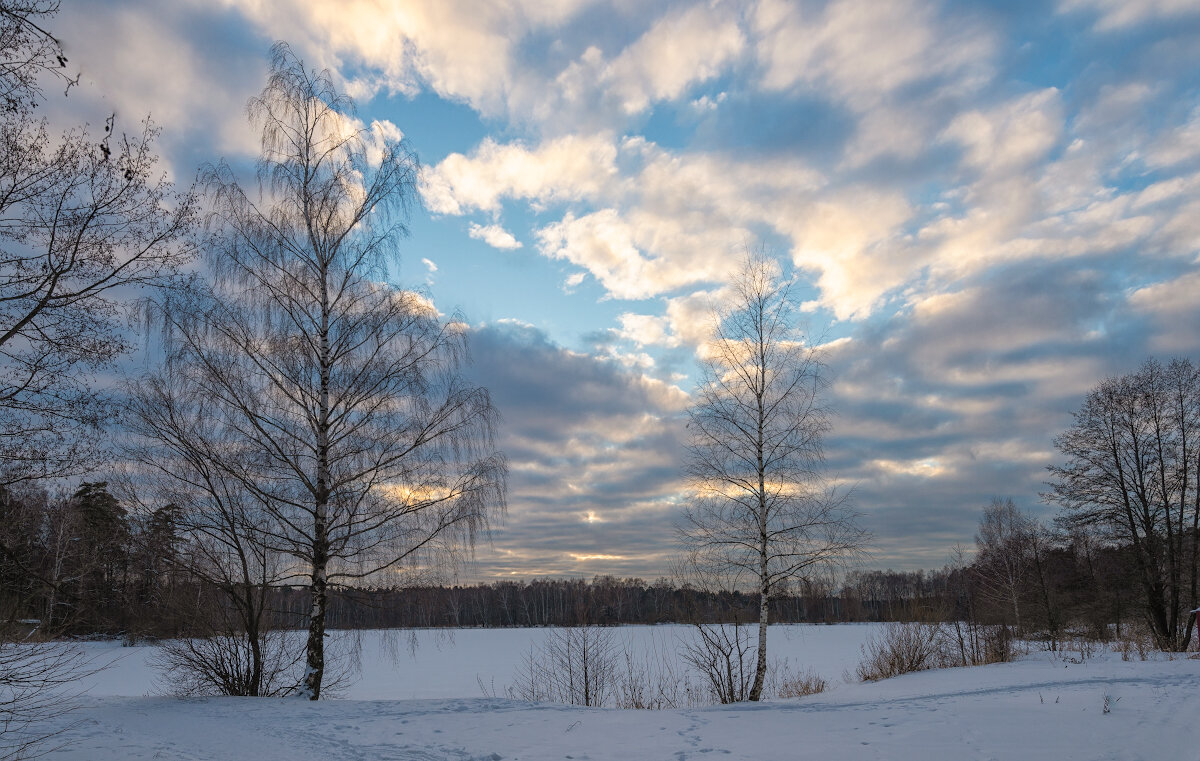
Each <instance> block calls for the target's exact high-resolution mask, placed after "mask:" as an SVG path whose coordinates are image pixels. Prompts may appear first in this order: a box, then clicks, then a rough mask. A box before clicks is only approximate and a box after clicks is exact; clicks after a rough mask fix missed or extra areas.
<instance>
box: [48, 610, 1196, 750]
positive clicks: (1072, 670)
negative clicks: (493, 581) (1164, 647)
mask: <svg viewBox="0 0 1200 761" xmlns="http://www.w3.org/2000/svg"><path fill="white" fill-rule="evenodd" d="M873 629H874V627H871V626H866V625H841V626H780V627H772V630H771V644H772V648H773V650H774V652H775V653H776V654H778V655H779V656H781V657H787V658H788V659H789V661H790V662H791V665H792V666H793V667H794V668H795V667H799V668H806V667H811V668H813V669H814V670H816V671H817V672H818V673H820V674H821V675H822V676H824V677H825V678H826V679H828V680H829V681H830V684H831V689H830V690H829V691H827V692H825V693H823V694H820V695H814V696H810V697H807V698H800V699H793V700H776V701H771V702H768V703H763V704H760V705H745V704H743V705H738V706H718V707H713V708H703V709H679V710H670V711H617V710H601V709H584V708H572V707H567V706H560V705H532V704H528V703H520V702H515V701H510V700H503V699H491V698H484V697H480V688H479V682H480V681H483V682H484V683H485V684H489V683H493V682H494V684H495V685H496V686H497V687H502V686H503V685H505V684H507V683H508V682H509V681H510V679H511V677H512V672H513V669H514V668H515V667H516V665H517V664H518V663H519V662H520V660H521V658H522V657H523V656H524V655H525V654H527V653H528V652H529V649H530V646H531V645H536V644H537V642H538V640H539V639H540V638H541V637H544V636H545V630H537V629H533V630H520V629H516V630H460V631H456V632H453V634H452V636H449V637H448V636H446V635H444V634H442V635H439V634H438V633H436V632H429V631H423V632H419V633H418V635H417V636H418V640H419V642H418V646H417V649H416V650H415V653H413V652H410V650H409V649H408V643H407V640H406V639H404V638H395V637H385V636H383V635H381V634H380V633H368V634H367V635H366V636H364V637H363V639H362V656H363V663H364V667H363V673H362V674H361V675H360V677H359V679H358V681H357V682H356V683H354V684H353V685H351V686H350V687H348V688H347V690H346V691H345V697H344V698H343V699H338V700H329V701H322V702H320V703H316V704H312V703H308V702H305V701H301V700H294V699H278V700H270V699H252V698H206V699H178V698H171V697H163V696H158V695H154V694H153V691H154V690H155V686H154V683H153V680H154V674H153V670H152V669H151V668H150V667H149V665H148V663H147V657H148V655H149V654H150V652H151V648H121V647H119V646H117V645H109V644H104V643H92V644H89V645H88V646H87V647H88V648H89V649H90V650H91V651H92V653H93V655H95V656H96V657H97V660H111V661H113V665H112V666H111V667H110V668H108V669H106V670H105V671H103V672H101V673H100V674H97V675H96V676H94V677H92V678H91V679H90V680H89V684H88V685H87V686H88V694H87V695H86V696H84V698H83V699H82V701H81V706H80V708H79V710H78V711H76V712H75V713H74V714H73V716H72V717H71V719H72V720H73V721H75V722H76V723H77V726H76V728H75V730H74V731H73V733H72V736H73V738H74V742H73V743H72V744H71V745H69V746H68V747H66V748H63V749H61V750H58V751H56V752H55V753H53V754H51V755H50V756H49V758H54V759H78V760H80V761H83V760H88V761H109V760H112V761H117V760H118V759H197V760H198V759H251V760H252V761H275V760H276V759H278V760H279V761H285V760H286V761H302V760H303V759H364V760H366V759H380V760H383V759H419V760H426V759H429V760H432V759H455V760H459V759H480V760H484V759H487V760H489V761H498V760H499V759H511V760H513V761H516V760H517V759H525V760H529V759H590V760H591V761H600V760H601V759H620V761H633V760H636V759H679V760H680V761H682V760H683V759H689V758H690V759H697V758H705V757H708V758H715V757H726V758H733V759H803V758H813V759H896V760H897V761H933V760H935V759H1147V760H1150V759H1196V758H1200V720H1197V717H1198V716H1200V661H1196V660H1188V659H1183V658H1180V659H1176V660H1165V659H1164V660H1157V661H1149V662H1137V661H1134V662H1122V661H1121V660H1120V658H1119V656H1116V655H1102V656H1097V657H1095V658H1091V659H1088V660H1086V661H1084V662H1083V663H1073V662H1069V661H1064V660H1062V659H1060V658H1055V657H1052V656H1051V655H1050V654H1048V653H1038V652H1035V653H1032V654H1030V655H1028V656H1026V657H1025V658H1023V659H1022V660H1020V661H1019V662H1017V663H1010V664H997V665H993V666H984V667H978V668H971V669H947V670H941V671H930V672H924V673H920V674H911V675H908V676H904V677H899V678H896V679H891V680H887V681H884V682H878V683H874V684H848V683H846V682H844V681H843V680H842V675H843V673H844V672H847V671H849V670H852V669H853V666H854V664H856V663H857V661H858V659H859V646H860V645H861V643H862V642H863V641H864V639H865V638H866V637H867V636H868V635H869V634H870V633H871V631H873ZM618 634H619V636H621V637H623V638H626V639H627V641H629V642H630V644H631V645H634V646H640V647H643V648H658V649H659V650H663V649H664V648H666V647H667V646H669V645H671V644H672V643H673V642H674V641H675V639H676V638H677V637H679V636H684V635H685V634H686V628H684V627H624V628H622V629H620V630H618ZM1106 696H1107V697H1108V703H1109V706H1110V709H1111V711H1110V712H1109V713H1107V714H1105V713H1104V710H1103V709H1104V703H1105V697H1106Z"/></svg>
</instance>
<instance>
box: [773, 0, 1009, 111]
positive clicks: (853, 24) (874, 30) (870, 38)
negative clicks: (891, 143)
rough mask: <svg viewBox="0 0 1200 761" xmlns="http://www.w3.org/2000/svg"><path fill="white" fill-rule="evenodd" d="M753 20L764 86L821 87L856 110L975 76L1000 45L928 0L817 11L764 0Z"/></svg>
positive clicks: (854, 3) (838, 3) (836, 4)
mask: <svg viewBox="0 0 1200 761" xmlns="http://www.w3.org/2000/svg"><path fill="white" fill-rule="evenodd" d="M753 27H754V33H755V38H756V43H755V44H756V49H757V56H758V60H759V63H760V65H761V66H762V69H763V74H762V79H761V86H762V87H764V88H766V89H768V90H784V91H786V90H792V89H794V88H796V87H798V86H801V85H804V86H808V87H816V88H820V89H822V90H825V91H828V92H829V93H831V94H832V95H833V96H834V97H836V98H838V99H839V100H841V101H843V102H845V103H847V104H849V105H851V106H852V107H853V108H855V109H856V110H863V109H865V108H868V107H871V106H875V105H877V104H878V103H879V102H880V100H881V99H882V98H884V97H885V96H887V95H889V94H891V93H894V92H896V91H898V90H901V89H902V88H905V87H908V86H911V85H914V84H917V83H920V82H923V81H926V80H929V79H933V78H941V77H947V76H959V77H963V76H966V77H967V78H968V80H973V79H975V78H977V77H978V76H980V75H982V74H983V73H985V72H986V69H987V67H988V60H989V58H990V56H991V55H992V53H993V50H994V42H993V41H992V40H991V38H990V36H989V35H988V34H987V33H986V32H984V31H983V30H982V29H981V28H979V27H978V26H977V25H976V24H973V23H971V21H970V20H969V18H958V19H954V20H953V21H950V20H946V21H943V20H942V19H939V18H937V16H936V15H935V13H934V11H933V7H932V5H931V4H929V3H922V2H904V1H902V2H889V3H876V2H872V1H871V0H834V1H833V2H829V3H827V4H825V5H824V7H823V8H822V9H820V10H819V11H816V12H811V13H810V12H809V9H808V8H804V7H803V6H801V5H800V4H797V3H789V2H785V0H763V1H762V2H759V3H758V4H757V6H756V7H755V10H754V14H753ZM977 70H983V72H978V71H977Z"/></svg>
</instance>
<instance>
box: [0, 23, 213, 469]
mask: <svg viewBox="0 0 1200 761" xmlns="http://www.w3.org/2000/svg"><path fill="white" fill-rule="evenodd" d="M56 11H57V3H53V2H40V1H39V0H29V1H28V2H14V1H11V0H6V1H5V2H0V99H3V101H4V103H5V104H6V106H7V107H6V108H4V109H3V110H0V460H2V461H3V462H4V469H3V472H2V473H0V483H13V482H15V481H19V480H26V479H37V478H46V477H55V476H63V475H68V474H72V473H77V472H80V470H81V469H85V466H86V463H87V462H88V455H89V454H90V453H91V450H92V448H91V447H90V446H88V444H90V443H95V436H94V435H92V436H90V437H89V436H87V434H89V433H92V434H94V433H95V431H96V430H97V429H98V428H99V426H100V424H101V423H102V422H103V421H104V420H105V419H106V416H107V414H108V411H109V409H108V406H107V405H106V404H105V399H104V396H103V395H102V394H99V393H97V392H96V391H95V390H94V389H93V388H91V387H90V385H89V381H90V380H91V378H92V376H93V375H94V374H95V373H96V372H97V371H99V370H102V369H104V368H106V367H108V366H109V365H111V363H112V362H113V361H114V360H115V359H116V358H117V357H119V356H120V355H122V354H123V353H125V351H126V350H127V349H128V345H127V343H126V341H125V340H124V338H123V336H122V332H121V330H120V326H121V324H122V322H123V319H122V318H123V311H124V307H123V300H122V296H124V295H127V294H126V293H123V291H128V290H129V289H130V288H132V287H136V286H139V285H143V284H146V283H154V282H158V281H160V280H161V278H162V277H163V276H164V275H167V274H169V273H172V272H173V271H174V270H175V269H176V268H177V267H178V266H179V265H180V264H181V263H182V262H183V261H185V260H186V259H187V258H188V257H189V256H190V254H191V248H190V246H189V245H188V237H187V236H188V232H189V230H190V229H191V226H192V222H193V220H194V217H195V212H196V201H195V198H194V197H193V195H192V194H191V193H190V192H188V193H182V194H180V193H176V192H175V191H174V189H173V187H172V185H171V184H170V183H168V182H167V181H166V180H165V179H163V177H162V172H161V170H159V169H158V168H157V166H156V163H157V157H156V155H155V153H154V151H153V141H154V138H155V136H156V134H157V130H156V129H155V128H154V127H153V126H152V125H151V124H150V123H149V121H147V122H145V123H144V124H143V125H142V127H141V129H140V130H139V132H138V133H136V134H133V135H126V136H122V137H118V136H117V135H116V134H115V133H114V131H115V127H114V123H113V120H112V119H109V121H108V123H107V124H106V125H105V134H104V136H103V138H102V139H100V140H99V141H97V140H96V139H94V138H93V137H91V136H90V135H89V134H88V132H87V130H86V129H84V128H80V129H75V130H71V131H69V132H67V133H66V134H64V135H61V136H57V137H52V136H51V134H50V132H49V129H48V127H47V124H46V122H45V121H44V120H39V119H35V118H34V117H33V109H34V107H35V106H36V105H37V102H38V100H39V99H40V98H41V90H40V89H39V86H38V81H39V77H38V75H39V74H40V73H41V72H44V71H51V72H56V73H58V72H62V71H63V68H62V67H63V66H65V58H63V56H62V49H61V45H60V44H59V42H58V40H56V39H55V38H54V37H52V36H51V35H50V33H49V32H47V31H46V30H45V29H44V28H43V26H42V25H43V24H44V23H45V22H46V20H47V19H49V18H50V17H52V16H53V15H54V13H55V12H56ZM63 76H64V78H65V75H63Z"/></svg>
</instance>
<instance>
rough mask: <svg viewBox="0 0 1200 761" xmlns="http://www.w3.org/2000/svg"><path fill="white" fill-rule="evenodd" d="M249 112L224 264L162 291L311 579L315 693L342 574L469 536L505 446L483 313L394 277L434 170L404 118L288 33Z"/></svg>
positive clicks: (221, 183)
mask: <svg viewBox="0 0 1200 761" xmlns="http://www.w3.org/2000/svg"><path fill="white" fill-rule="evenodd" d="M249 113H250V116H251V119H252V121H253V123H255V124H256V125H258V126H259V127H260V128H261V130H262V155H261V158H260V160H259V163H258V186H257V188H253V189H250V190H248V189H246V188H245V187H243V185H242V184H241V183H240V182H239V181H238V179H237V178H236V176H235V175H234V173H233V171H232V170H231V169H230V168H229V167H228V166H225V165H218V166H213V167H209V168H207V169H206V170H205V171H204V172H203V179H204V182H205V186H206V188H207V191H208V193H209V197H210V200H211V202H212V205H213V208H214V212H213V215H212V217H211V220H210V226H211V230H212V234H213V235H212V239H211V241H210V242H209V245H208V247H207V264H208V275H209V277H208V279H207V280H204V279H200V280H197V281H196V282H194V283H193V284H192V286H191V287H190V288H189V289H187V290H185V291H174V292H171V293H167V294H165V295H164V296H163V297H162V298H160V299H159V300H158V302H157V303H156V304H154V305H153V306H152V307H151V308H150V310H149V311H150V312H151V313H152V314H153V315H154V316H155V317H156V319H157V320H159V321H160V322H161V324H162V325H163V326H164V328H165V330H166V337H167V346H168V352H167V360H166V363H167V368H168V369H169V371H170V372H171V373H172V377H173V385H171V386H170V387H169V391H170V393H172V394H174V395H176V396H178V397H180V398H182V399H184V400H190V401H191V402H192V403H196V402H198V401H199V400H203V402H204V404H205V405H206V406H207V409H208V411H209V412H208V415H209V417H210V420H211V421H212V425H213V426H214V431H213V435H214V436H218V437H219V439H220V442H221V443H220V446H218V447H215V448H214V449H213V451H212V453H211V455H212V457H213V459H214V462H215V464H216V466H217V467H218V468H220V471H221V476H222V478H223V479H226V480H228V481H231V482H233V483H235V484H236V485H237V487H238V488H239V489H240V490H242V491H243V492H244V494H245V495H246V498H248V499H252V500H253V501H254V502H255V503H256V504H258V505H260V506H261V509H262V511H263V514H264V515H265V516H266V517H265V519H264V520H263V521H262V522H261V525H259V526H258V529H257V530H258V532H259V535H260V537H259V541H261V542H263V543H264V546H265V547H266V548H267V549H269V550H271V551H277V552H281V553H284V554H285V555H287V556H288V557H290V558H292V559H293V561H294V567H293V573H294V574H297V575H301V576H303V578H304V579H305V580H306V582H307V586H308V588H309V591H310V596H311V608H310V611H309V615H308V635H307V644H306V655H305V661H306V669H305V675H304V680H303V684H302V686H301V689H300V693H301V694H302V695H304V696H306V697H309V698H311V699H313V700H316V699H317V698H318V697H319V696H320V694H321V684H322V679H323V675H324V671H325V650H324V643H325V614H326V604H327V595H328V590H329V587H330V585H331V584H338V583H343V582H349V581H355V580H363V579H370V578H379V577H381V576H382V575H385V574H387V573H388V572H389V571H392V570H396V569H397V568H398V567H399V566H401V564H405V563H423V564H425V563H434V562H439V561H442V560H447V559H453V557H455V556H456V553H457V551H458V550H460V549H462V548H464V547H465V548H469V547H470V546H471V544H472V542H473V541H474V538H475V536H476V535H477V532H478V531H479V530H481V529H482V528H484V527H485V526H486V524H487V520H488V517H489V515H491V514H493V513H494V512H495V511H497V510H501V509H503V507H504V484H505V463H504V459H503V457H502V456H501V455H500V454H499V453H498V452H496V451H495V449H494V447H493V443H492V431H493V427H494V425H495V422H496V411H495V409H494V408H493V406H492V404H491V400H490V397H489V395H488V392H487V390H486V389H484V388H479V387H476V386H472V385H471V384H469V383H468V382H467V381H466V380H465V379H464V377H463V376H462V375H461V373H460V368H461V366H462V363H463V362H464V361H465V359H466V355H465V351H466V331H465V327H464V324H463V323H462V322H461V321H460V320H457V319H454V318H452V319H449V320H444V319H442V318H441V317H440V315H439V314H438V313H437V311H436V310H435V309H434V308H433V307H432V305H431V303H430V302H429V301H428V300H427V299H426V298H424V297H422V296H420V295H419V294H416V293H413V292H410V291H406V290H402V289H399V288H396V287H393V286H391V285H388V284H387V283H386V282H385V279H386V274H387V273H386V271H385V268H386V264H387V263H388V262H389V261H391V260H393V258H394V255H395V253H396V246H397V242H398V240H399V238H400V237H401V236H403V235H404V234H405V232H406V230H405V227H404V219H405V214H406V211H407V207H408V204H409V203H411V201H412V198H413V193H414V192H415V191H414V189H415V183H416V179H417V168H418V166H417V162H416V158H415V157H414V156H413V155H412V153H411V152H410V151H409V150H408V149H407V147H406V145H405V144H404V143H403V142H402V141H401V140H400V134H399V131H398V130H397V129H396V128H395V127H394V126H392V125H391V124H390V123H379V122H376V123H372V124H370V125H366V124H363V123H362V122H361V121H359V120H358V119H357V118H356V117H355V115H354V110H353V103H352V101H351V100H350V99H349V98H347V97H346V96H345V95H343V94H341V93H339V92H338V91H337V90H336V88H335V87H334V85H333V83H332V81H331V79H330V75H329V73H328V72H326V71H320V72H317V71H312V70H309V69H307V68H306V67H305V66H304V64H303V63H302V62H301V61H300V60H299V59H298V58H297V57H296V56H295V55H294V54H293V53H292V51H291V50H290V49H289V48H288V46H287V45H286V44H282V43H280V44H278V45H276V46H275V47H274V48H273V49H272V63H271V72H270V77H269V79H268V81H267V85H266V87H265V88H264V89H263V91H262V93H261V94H260V95H259V96H258V97H256V98H254V99H253V100H252V101H251V102H250V105H249ZM226 453H227V455H228V456H226Z"/></svg>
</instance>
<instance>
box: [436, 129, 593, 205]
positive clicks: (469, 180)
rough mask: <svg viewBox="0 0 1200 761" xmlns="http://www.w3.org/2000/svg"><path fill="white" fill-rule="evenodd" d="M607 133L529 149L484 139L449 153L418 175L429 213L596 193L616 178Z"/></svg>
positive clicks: (570, 136)
mask: <svg viewBox="0 0 1200 761" xmlns="http://www.w3.org/2000/svg"><path fill="white" fill-rule="evenodd" d="M616 155H617V149H616V146H615V145H614V144H613V140H612V137H611V136H610V135H586V136H585V135H579V136H576V135H569V136H565V137H560V138H557V139H554V140H550V141H547V142H544V143H542V144H540V145H538V146H537V147H536V148H532V149H531V148H528V147H527V146H525V145H524V144H523V143H519V142H514V143H506V144H503V145H502V144H500V143H497V142H495V141H494V140H492V139H491V138H486V139H485V140H484V141H483V142H482V143H480V144H479V145H478V146H476V148H475V150H473V151H472V152H471V155H470V156H464V155H463V154H461V153H452V154H450V155H449V156H447V157H446V158H445V159H443V160H442V161H441V162H440V163H439V164H438V165H437V166H435V167H432V168H427V169H425V170H424V172H423V173H422V177H421V195H422V196H423V197H424V199H425V204H426V206H428V207H429V209H430V211H433V212H435V213H438V214H454V215H459V214H465V213H467V212H468V211H472V210H481V211H496V210H498V209H499V208H500V202H501V200H502V199H504V198H515V199H522V200H528V201H533V202H535V203H537V204H547V203H552V202H557V201H570V200H578V199H581V198H585V197H594V196H596V195H598V194H599V193H600V192H601V190H602V189H603V188H604V187H605V186H606V185H608V184H610V183H612V182H614V181H616V179H617V168H616V164H615V161H616Z"/></svg>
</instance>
